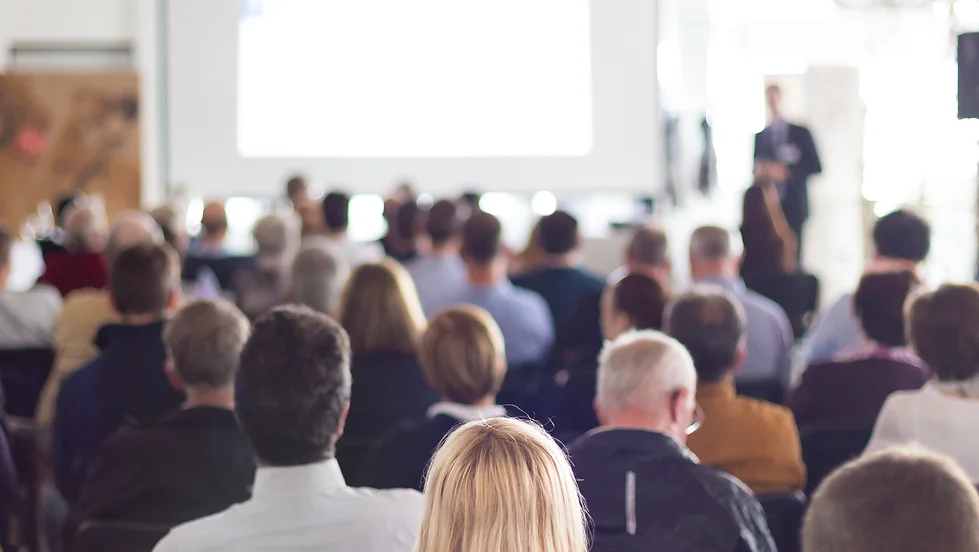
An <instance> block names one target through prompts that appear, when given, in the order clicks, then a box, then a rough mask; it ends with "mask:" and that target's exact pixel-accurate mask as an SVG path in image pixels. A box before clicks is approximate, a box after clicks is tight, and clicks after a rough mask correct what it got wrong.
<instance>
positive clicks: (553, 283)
mask: <svg viewBox="0 0 979 552" xmlns="http://www.w3.org/2000/svg"><path fill="white" fill-rule="evenodd" d="M513 285H515V286H517V287H522V288H526V289H529V290H530V291H534V292H537V293H539V294H540V296H541V297H543V298H544V301H546V302H547V306H548V308H550V309H551V316H552V317H553V319H554V326H555V327H558V328H559V329H563V328H565V327H567V325H568V324H569V323H570V322H571V320H572V318H573V317H574V315H575V314H576V313H577V311H578V305H579V304H580V303H581V299H582V297H584V296H585V295H586V294H588V293H589V292H591V293H601V292H602V290H604V289H605V280H603V279H601V278H599V277H598V276H593V275H591V274H589V273H587V272H585V271H583V270H581V269H578V268H572V267H563V268H557V267H550V268H542V269H540V270H537V271H535V272H531V273H530V274H525V275H523V276H520V277H518V278H514V279H513Z"/></svg>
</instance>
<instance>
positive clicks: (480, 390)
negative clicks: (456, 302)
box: [366, 306, 507, 490]
mask: <svg viewBox="0 0 979 552" xmlns="http://www.w3.org/2000/svg"><path fill="white" fill-rule="evenodd" d="M421 363H422V367H423V368H424V370H425V379H426V380H427V381H428V384H429V385H430V386H431V387H432V388H433V389H435V391H436V392H437V393H438V396H439V399H440V402H438V403H436V404H434V405H432V407H431V408H429V409H428V412H427V413H426V415H425V418H424V419H422V418H421V417H419V418H418V420H415V421H411V422H407V423H404V424H401V425H400V426H399V427H398V428H396V429H395V430H393V431H392V432H391V433H389V434H388V435H387V436H386V437H385V438H384V441H383V442H382V443H381V445H380V446H379V447H378V448H377V450H375V451H374V454H373V455H372V457H371V461H370V462H369V463H368V468H367V474H366V479H367V483H368V484H370V485H371V486H372V487H378V488H381V489H394V488H409V489H411V488H416V489H418V490H421V489H422V483H423V481H422V479H423V476H424V473H425V467H426V466H428V463H429V460H431V458H432V455H433V454H434V453H435V450H436V449H437V448H438V446H439V444H440V443H441V442H442V441H443V440H444V439H445V436H446V435H448V434H449V433H451V432H452V430H453V429H455V428H456V427H457V426H458V425H459V424H460V423H462V422H470V421H474V420H482V419H484V418H493V417H499V416H505V415H506V409H504V408H503V407H502V406H499V405H497V404H496V394H497V393H498V392H499V390H500V387H501V386H502V385H503V378H504V377H505V376H506V368H507V367H506V355H505V354H504V351H503V335H502V334H501V333H500V329H499V328H498V327H497V326H496V323H495V322H493V318H492V317H491V316H490V315H489V314H488V313H486V311H484V310H482V309H480V308H477V307H471V306H463V307H453V308H450V309H449V310H446V311H442V312H441V313H439V314H437V315H436V316H435V317H434V318H432V321H431V323H430V324H429V325H428V330H426V331H425V335H424V337H423V338H422V344H421Z"/></svg>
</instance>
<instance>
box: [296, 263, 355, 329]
mask: <svg viewBox="0 0 979 552" xmlns="http://www.w3.org/2000/svg"><path fill="white" fill-rule="evenodd" d="M349 273H350V269H349V268H348V267H347V265H345V264H343V262H342V261H341V260H340V259H338V258H337V257H336V255H334V254H333V252H332V251H331V250H329V249H323V248H320V247H306V248H304V249H302V250H300V251H299V253H298V254H297V255H296V258H295V259H294V260H293V261H292V274H291V276H290V278H289V284H290V288H291V292H290V299H291V301H292V302H294V303H299V304H301V305H306V306H307V307H309V308H311V309H313V310H314V311H317V312H321V313H323V314H329V315H333V314H336V309H337V304H338V303H339V301H340V292H341V290H342V289H343V285H344V283H345V282H346V281H347V277H348V276H349Z"/></svg>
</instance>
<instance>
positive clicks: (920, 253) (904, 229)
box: [874, 209, 931, 270]
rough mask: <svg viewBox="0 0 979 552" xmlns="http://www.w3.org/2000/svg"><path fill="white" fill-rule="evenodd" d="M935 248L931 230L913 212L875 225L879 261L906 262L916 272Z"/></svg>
mask: <svg viewBox="0 0 979 552" xmlns="http://www.w3.org/2000/svg"><path fill="white" fill-rule="evenodd" d="M930 248H931V227H930V226H929V225H928V223H927V222H925V220H924V219H923V218H921V217H919V216H918V215H916V214H914V213H912V212H911V211H906V210H903V209H901V210H898V211H894V212H893V213H890V214H888V215H884V216H883V217H881V218H880V219H878V220H877V224H875V225H874V250H875V256H876V257H878V258H883V259H889V260H893V261H902V262H905V263H906V264H907V265H908V268H909V269H911V270H913V269H914V268H915V267H917V265H918V263H920V262H921V261H923V260H925V257H927V256H928V250H929V249H930Z"/></svg>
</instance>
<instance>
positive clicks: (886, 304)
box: [853, 271, 919, 347]
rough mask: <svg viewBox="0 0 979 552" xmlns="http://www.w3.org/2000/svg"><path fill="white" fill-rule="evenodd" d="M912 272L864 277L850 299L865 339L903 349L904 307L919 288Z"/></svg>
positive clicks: (885, 273)
mask: <svg viewBox="0 0 979 552" xmlns="http://www.w3.org/2000/svg"><path fill="white" fill-rule="evenodd" d="M918 284H919V282H918V277H917V276H915V275H914V273H913V272H909V271H902V272H881V273H878V274H865V275H864V276H863V278H861V279H860V285H859V286H857V292H856V293H855V294H854V295H853V310H854V311H855V312H856V315H857V318H858V319H859V320H860V325H861V326H862V327H863V332H864V333H865V334H867V337H869V338H870V339H872V340H874V341H876V342H877V343H880V344H881V345H886V346H889V347H903V346H904V345H905V343H906V339H905V338H906V334H905V332H904V326H905V324H904V303H905V301H906V300H907V298H908V295H909V294H910V293H911V292H912V291H914V289H915V288H916V287H917V286H918Z"/></svg>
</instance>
